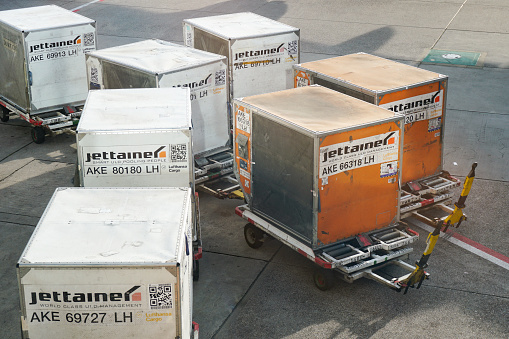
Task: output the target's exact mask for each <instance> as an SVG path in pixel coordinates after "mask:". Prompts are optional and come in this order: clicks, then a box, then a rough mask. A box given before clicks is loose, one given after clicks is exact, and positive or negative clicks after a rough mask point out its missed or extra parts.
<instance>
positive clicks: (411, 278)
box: [396, 162, 477, 294]
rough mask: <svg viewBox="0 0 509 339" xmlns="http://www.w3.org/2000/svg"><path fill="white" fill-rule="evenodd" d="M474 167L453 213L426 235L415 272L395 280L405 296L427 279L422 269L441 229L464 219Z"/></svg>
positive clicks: (474, 166)
mask: <svg viewBox="0 0 509 339" xmlns="http://www.w3.org/2000/svg"><path fill="white" fill-rule="evenodd" d="M476 167H477V163H476V162H475V163H473V164H472V169H471V170H470V172H469V173H468V175H467V178H466V179H465V183H464V184H463V190H462V191H461V196H460V197H459V199H458V202H456V203H455V204H454V211H453V212H452V213H451V214H450V215H448V216H447V217H446V218H445V219H443V220H441V221H440V222H439V223H438V225H437V226H436V227H435V229H434V230H433V232H431V233H430V234H429V235H428V239H426V249H425V250H424V253H423V254H422V256H421V259H420V260H419V261H418V262H416V263H415V270H414V271H413V272H412V273H410V274H407V275H404V276H402V277H400V278H399V279H397V280H396V284H398V285H399V286H401V287H402V288H405V294H406V293H407V291H408V288H409V287H412V288H414V286H415V285H416V284H417V288H420V287H421V284H422V282H423V281H424V280H425V279H428V273H426V272H425V271H424V269H425V268H426V267H427V266H428V259H429V257H430V255H431V253H432V252H433V249H434V248H435V244H436V243H437V241H438V237H439V236H440V231H441V230H442V227H444V230H443V231H444V232H445V231H447V229H448V228H449V226H453V227H459V226H460V225H461V222H462V221H463V220H465V219H466V217H465V216H464V215H463V208H465V200H467V196H468V193H470V188H472V183H473V182H474V178H475V168H476Z"/></svg>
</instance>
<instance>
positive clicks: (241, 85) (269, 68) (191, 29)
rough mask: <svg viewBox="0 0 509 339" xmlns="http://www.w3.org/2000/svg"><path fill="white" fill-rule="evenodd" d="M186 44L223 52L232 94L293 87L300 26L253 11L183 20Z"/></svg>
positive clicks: (298, 50)
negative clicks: (289, 24) (226, 62)
mask: <svg viewBox="0 0 509 339" xmlns="http://www.w3.org/2000/svg"><path fill="white" fill-rule="evenodd" d="M184 42H185V44H186V46H189V47H194V48H197V49H201V50H204V51H208V52H212V53H216V54H220V55H224V56H226V57H227V58H228V63H229V65H228V67H229V71H230V73H229V74H230V82H231V87H230V88H231V90H230V102H231V100H232V99H233V98H236V97H244V96H248V95H256V94H261V93H268V92H273V91H279V90H283V89H288V88H292V87H293V70H292V65H294V64H297V63H299V58H300V30H299V29H298V28H295V27H292V26H288V25H286V24H283V23H280V22H277V21H274V20H271V19H268V18H265V17H263V16H260V15H257V14H254V13H235V14H226V15H217V16H211V17H204V18H195V19H186V20H184Z"/></svg>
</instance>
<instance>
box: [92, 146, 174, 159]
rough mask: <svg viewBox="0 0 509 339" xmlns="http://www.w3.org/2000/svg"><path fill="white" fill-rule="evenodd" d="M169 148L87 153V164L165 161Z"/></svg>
mask: <svg viewBox="0 0 509 339" xmlns="http://www.w3.org/2000/svg"><path fill="white" fill-rule="evenodd" d="M167 147H168V146H160V147H158V148H156V149H155V150H153V151H138V152H136V151H132V152H114V151H111V150H109V151H103V152H92V153H90V152H87V153H86V154H85V163H92V162H97V161H104V160H127V159H142V160H146V159H165V158H166V155H167V152H166V148H167Z"/></svg>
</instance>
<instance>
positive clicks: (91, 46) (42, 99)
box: [25, 25, 96, 113]
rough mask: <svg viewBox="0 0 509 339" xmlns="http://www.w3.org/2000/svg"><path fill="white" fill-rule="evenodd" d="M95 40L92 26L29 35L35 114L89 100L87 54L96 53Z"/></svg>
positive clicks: (29, 64)
mask: <svg viewBox="0 0 509 339" xmlns="http://www.w3.org/2000/svg"><path fill="white" fill-rule="evenodd" d="M95 40H96V39H95V28H94V27H93V26H92V25H83V26H77V27H66V28H58V29H54V30H48V31H41V32H32V33H27V35H26V38H25V44H26V49H27V58H28V60H27V61H28V71H29V73H28V74H29V75H28V81H29V88H30V98H31V111H32V112H33V113H37V112H41V111H45V110H46V111H47V110H49V109H50V108H53V107H55V108H59V107H62V106H64V105H66V104H70V103H82V102H84V101H85V99H86V97H87V93H88V84H87V73H86V65H85V52H87V51H91V50H95V46H96V42H95Z"/></svg>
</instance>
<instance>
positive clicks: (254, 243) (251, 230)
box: [244, 223, 263, 249]
mask: <svg viewBox="0 0 509 339" xmlns="http://www.w3.org/2000/svg"><path fill="white" fill-rule="evenodd" d="M244 238H246V242H247V244H248V245H249V247H251V248H255V249H256V248H260V246H262V245H263V241H262V238H263V232H262V231H261V230H260V229H259V228H258V227H256V226H254V225H253V224H250V223H249V224H246V226H244Z"/></svg>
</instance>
